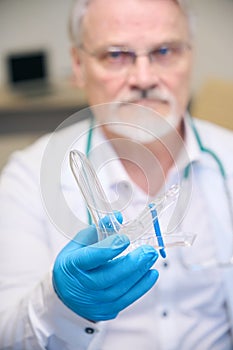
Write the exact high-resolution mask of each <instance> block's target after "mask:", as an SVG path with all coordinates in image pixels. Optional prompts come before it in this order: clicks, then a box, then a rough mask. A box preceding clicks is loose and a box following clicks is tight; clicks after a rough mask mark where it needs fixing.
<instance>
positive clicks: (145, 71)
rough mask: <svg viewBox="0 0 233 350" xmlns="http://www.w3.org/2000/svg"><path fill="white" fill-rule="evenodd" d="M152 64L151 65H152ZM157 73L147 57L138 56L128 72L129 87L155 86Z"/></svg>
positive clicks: (145, 88) (146, 87)
mask: <svg viewBox="0 0 233 350" xmlns="http://www.w3.org/2000/svg"><path fill="white" fill-rule="evenodd" d="M152 66H153V67H152ZM158 82H159V74H158V71H157V70H156V69H155V67H154V65H152V64H151V62H150V60H149V58H148V57H147V56H146V55H145V56H144V55H143V56H138V57H137V58H136V60H135V62H134V64H133V65H132V66H131V67H130V69H129V72H128V83H129V85H130V87H131V88H138V89H141V90H148V89H151V88H154V87H156V86H157V84H158Z"/></svg>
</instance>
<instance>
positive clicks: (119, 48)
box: [78, 42, 192, 72]
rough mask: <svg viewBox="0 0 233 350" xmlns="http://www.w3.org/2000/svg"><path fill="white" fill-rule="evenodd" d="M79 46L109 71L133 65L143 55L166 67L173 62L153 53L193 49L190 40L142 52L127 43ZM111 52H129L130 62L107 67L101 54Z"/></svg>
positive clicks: (161, 45) (180, 51) (151, 61)
mask: <svg viewBox="0 0 233 350" xmlns="http://www.w3.org/2000/svg"><path fill="white" fill-rule="evenodd" d="M78 48H79V49H80V50H82V51H84V52H85V53H86V54H88V55H89V56H91V57H94V58H96V59H97V61H98V62H99V63H100V65H101V66H103V67H104V68H105V69H108V70H109V71H116V72H119V71H121V70H122V69H123V68H129V67H131V66H132V65H134V64H135V62H136V60H137V58H138V57H143V56H146V57H148V59H149V62H150V63H158V64H159V65H160V66H166V67H169V65H172V66H173V64H171V62H170V63H169V64H167V65H166V63H165V62H164V63H162V62H160V61H159V59H156V58H155V57H153V54H154V55H155V54H158V53H159V51H160V53H161V51H162V50H166V49H167V50H168V51H169V50H174V53H178V54H179V55H180V54H182V53H183V52H185V51H188V50H192V45H191V44H190V43H188V42H167V43H162V44H160V45H158V46H155V47H154V48H153V49H148V50H142V51H141V52H136V50H133V49H131V48H129V47H127V46H125V45H110V46H109V47H106V48H99V49H97V50H96V51H90V50H88V48H87V47H85V45H84V44H81V45H79V46H78ZM111 53H112V54H114V53H119V54H124V55H126V54H128V56H127V59H128V62H126V64H124V63H123V64H121V63H120V64H119V65H118V66H117V67H115V69H114V67H113V66H112V67H111V68H110V67H106V65H104V64H103V63H102V64H101V56H104V55H106V56H107V55H108V54H111ZM162 56H163V55H162ZM162 56H161V57H162ZM164 57H165V55H164ZM109 58H110V59H113V58H114V57H109ZM106 59H107V57H106ZM102 60H104V57H103V58H102ZM176 62H177V61H176ZM173 63H174V62H173Z"/></svg>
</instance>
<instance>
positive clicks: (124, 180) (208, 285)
mask: <svg viewBox="0 0 233 350" xmlns="http://www.w3.org/2000/svg"><path fill="white" fill-rule="evenodd" d="M198 128H199V129H200V130H201V133H202V134H206V135H208V138H207V140H206V143H208V145H210V146H209V147H210V148H215V149H216V146H215V144H216V143H217V141H219V140H220V142H221V144H220V146H219V148H218V149H217V151H218V152H219V154H220V156H221V157H223V156H224V159H223V161H224V163H225V165H226V169H227V172H228V177H229V178H230V181H232V179H233V167H232V161H230V159H229V158H230V156H231V159H232V151H233V138H232V134H231V133H230V132H227V131H223V130H221V129H219V128H217V127H214V126H211V125H208V124H206V123H203V122H198ZM74 129H75V128H74ZM86 129H87V124H86V122H83V123H80V125H78V126H77V129H76V130H74V132H73V134H72V137H71V134H69V132H68V134H67V130H64V131H61V135H59V136H58V138H55V139H54V140H53V139H52V142H51V137H50V139H49V137H44V138H42V139H41V140H39V141H38V142H37V143H36V144H35V145H32V146H31V147H29V148H28V149H27V150H25V151H23V152H17V153H15V154H14V155H13V156H12V159H11V162H10V163H9V165H8V166H7V167H6V168H5V170H4V171H3V174H2V178H1V184H0V207H1V211H0V266H1V268H0V286H1V289H0V300H1V302H0V349H25V350H27V349H56V350H59V349H76V350H81V349H102V350H106V349H107V350H115V349H124V350H127V349H130V348H135V349H137V350H140V349H143V350H144V349H147V350H150V349H158V350H164V349H165V350H169V349H172V350H176V349H179V350H183V349H184V350H186V349H191V350H192V349H195V350H198V349H200V350H207V349H211V350H212V349H214V350H217V349H221V350H223V349H232V347H233V343H232V334H231V331H230V327H231V319H232V318H233V300H231V303H232V304H230V301H229V296H227V295H228V294H229V293H227V290H226V289H227V288H228V289H231V290H232V287H233V272H232V269H230V270H228V275H229V276H225V272H224V273H223V272H222V270H218V269H216V270H215V269H212V270H210V271H208V272H207V271H198V272H197V271H196V272H192V271H187V270H186V269H185V267H184V266H183V265H182V264H181V256H182V257H183V258H184V259H185V261H186V260H188V262H189V260H190V257H191V258H192V259H191V260H192V261H191V262H192V263H195V262H196V260H198V261H201V260H202V259H203V258H206V256H208V255H209V256H210V257H212V255H213V251H214V250H215V242H214V239H213V235H212V234H211V233H212V232H214V231H218V233H217V236H218V235H219V232H221V234H222V235H224V232H225V231H227V229H228V227H229V217H227V215H228V214H227V209H226V200H225V197H224V194H223V191H222V183H221V178H220V176H219V173H218V171H217V170H216V165H215V163H214V162H212V161H211V159H209V158H208V157H207V156H205V155H203V153H200V151H199V149H198V147H197V146H196V141H195V139H194V138H193V135H192V131H191V130H190V129H187V132H188V134H189V136H188V138H187V140H188V142H187V144H186V147H187V150H188V154H189V158H190V160H191V161H192V162H195V164H196V165H195V167H194V177H193V181H192V186H193V188H192V191H191V193H192V196H191V200H190V201H189V202H188V203H187V211H186V213H185V217H184V220H183V221H182V225H181V227H180V229H182V230H183V231H186V232H187V231H189V232H190V231H191V232H193V231H195V232H197V233H198V237H201V238H202V237H204V239H205V241H204V244H203V241H202V239H199V240H197V241H196V243H195V245H194V246H193V248H190V249H191V250H189V248H184V249H183V254H181V249H179V248H171V249H168V250H167V255H168V257H167V259H166V260H163V259H161V258H160V259H159V261H158V262H157V263H156V265H155V267H156V268H157V269H158V270H159V272H160V278H159V280H158V282H157V283H156V285H155V286H154V287H153V288H152V290H151V291H150V292H148V293H147V294H146V295H145V296H144V297H143V298H141V299H140V300H138V301H137V302H135V303H134V304H133V305H131V306H130V307H128V308H127V309H126V310H124V311H122V312H121V313H120V314H119V315H118V317H117V318H116V319H115V320H112V321H107V322H99V323H97V324H93V323H91V322H89V321H87V320H85V319H82V318H81V317H79V316H77V315H75V314H74V313H73V312H72V311H70V310H69V309H68V308H66V307H65V306H64V305H63V304H62V302H61V301H60V300H59V299H58V298H57V296H56V294H55V292H54V291H53V288H52V284H51V269H52V266H53V262H54V260H55V258H56V255H57V253H58V252H59V251H60V249H61V248H62V247H63V246H64V245H65V244H66V243H68V241H69V238H70V237H72V236H73V235H74V234H75V233H76V232H77V231H78V229H80V228H81V227H82V226H85V224H86V223H85V220H86V219H85V220H83V217H85V218H86V210H85V208H84V206H83V201H82V200H81V197H80V195H79V194H78V190H77V186H76V184H75V181H74V179H73V177H72V175H71V173H70V171H69V170H68V169H69V168H68V165H67V163H66V162H67V160H65V161H64V162H63V158H64V157H63V155H64V154H63V153H64V152H63V151H64V150H63V146H61V144H60V140H61V139H63V140H67V139H69V138H70V137H71V139H72V140H71V141H72V142H75V144H74V146H75V147H79V149H80V150H83V151H84V150H85V142H86V134H85V130H86ZM70 130H71V129H70ZM82 134H83V137H78V139H77V135H82ZM67 135H68V136H67ZM61 136H62V138H61ZM202 136H203V135H202ZM52 137H53V136H52ZM203 137H204V136H203ZM48 141H49V143H48ZM72 142H71V143H72ZM64 143H65V144H66V142H64ZM71 143H70V144H71ZM47 144H49V145H50V146H51V145H52V146H53V147H51V149H52V153H51V154H53V155H54V157H55V156H56V155H59V154H61V155H62V156H61V159H62V165H63V170H64V171H63V172H62V177H61V183H62V193H63V196H64V198H62V199H61V198H60V197H59V194H58V192H59V188H60V186H59V181H60V177H58V178H57V177H56V168H53V166H54V164H55V163H56V162H55V163H54V164H53V161H54V159H51V157H50V156H49V157H48V159H47V160H46V161H45V155H46V154H49V152H50V149H49V147H48V146H47V148H46V145H47ZM212 146H213V147H212ZM93 149H94V150H95V151H93V156H92V160H94V161H95V163H96V167H97V169H98V164H99V165H101V164H103V161H104V159H106V156H107V155H108V152H109V155H108V157H109V158H108V157H107V159H114V152H113V150H112V149H111V147H110V146H109V145H106V140H104V138H103V136H102V135H101V134H100V133H98V132H96V133H95V134H94V137H93ZM102 149H104V152H103V151H102ZM44 150H45V153H43V152H44ZM66 151H67V149H66ZM96 155H98V157H97V156H96ZM55 160H56V161H57V162H58V163H59V160H57V159H55ZM41 161H42V165H44V168H45V169H47V168H46V167H45V165H47V164H48V163H49V162H50V161H51V163H52V167H51V169H55V171H54V172H52V174H51V170H50V178H49V176H47V177H46V176H45V175H48V172H47V170H45V172H44V173H43V171H42V173H40V167H41ZM59 164H60V163H59ZM50 165H51V164H50ZM42 170H43V167H42ZM48 170H49V169H48ZM99 176H100V179H101V182H102V183H104V184H105V190H106V192H107V193H108V195H109V198H114V196H115V188H116V184H117V183H120V184H121V185H120V186H118V191H119V196H120V198H123V197H124V195H125V191H126V188H131V190H132V192H133V196H132V198H131V202H130V206H128V208H127V210H126V212H127V213H126V215H127V216H128V218H130V217H132V215H135V207H137V208H138V211H140V208H141V207H143V206H144V205H145V202H146V201H147V200H148V198H147V197H146V196H145V195H144V194H143V193H142V191H141V190H140V189H139V188H137V186H136V185H134V184H132V183H131V182H130V179H129V177H128V175H127V173H126V172H125V170H124V168H123V167H122V165H121V163H120V162H118V161H117V160H115V161H114V162H113V163H112V164H110V165H108V166H106V167H104V168H103V169H102V170H100V171H99ZM39 177H41V181H42V187H41V188H40V186H39V180H40V178H39ZM45 178H47V179H48V180H47V181H46V183H44V179H45ZM176 181H177V172H176V171H175V170H174V169H173V170H172V171H171V172H170V174H169V176H168V179H167V184H166V185H167V187H169V185H170V184H172V183H174V182H176ZM207 188H208V189H209V188H210V189H211V191H210V192H211V195H213V198H217V200H218V214H219V215H216V216H214V220H213V215H212V212H211V213H209V210H210V207H211V210H212V209H213V210H215V208H212V204H213V203H212V200H211V198H209V195H208V196H207V197H206V196H205V195H203V193H204V192H207ZM48 189H51V191H50V194H51V198H50V197H46V198H45V193H47V190H48ZM231 189H232V186H231ZM57 190H58V191H57ZM41 195H42V199H43V200H41ZM54 195H56V196H58V197H57V198H56V200H54ZM50 199H51V201H50ZM123 199H124V198H123ZM50 203H56V205H53V206H52V205H50ZM67 208H68V209H67ZM54 209H55V210H54ZM211 210H210V211H211ZM77 213H79V217H78V218H77V217H76V214H77ZM63 214H64V215H63ZM58 218H61V219H60V221H59V220H58ZM80 218H81V220H80ZM54 223H55V224H56V225H57V226H56V227H55V226H54ZM59 231H60V232H59ZM62 233H63V234H62ZM65 235H67V237H66V236H65ZM227 237H228V236H226V237H225V236H224V239H225V238H226V239H227ZM231 238H232V235H231V236H230V238H229V240H231ZM224 242H225V241H223V242H222V243H224ZM227 243H228V242H227V241H226V245H225V244H223V247H224V254H227V253H228V251H227V249H228V248H229V247H230V244H227ZM231 243H232V242H231ZM199 245H200V246H201V249H199ZM203 245H204V249H205V250H204V249H203ZM203 252H204V254H203ZM195 258H196V259H195ZM225 277H226V278H225Z"/></svg>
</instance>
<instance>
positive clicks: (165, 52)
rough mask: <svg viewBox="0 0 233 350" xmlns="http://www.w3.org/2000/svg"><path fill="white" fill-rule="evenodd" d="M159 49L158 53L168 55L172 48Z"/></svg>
mask: <svg viewBox="0 0 233 350" xmlns="http://www.w3.org/2000/svg"><path fill="white" fill-rule="evenodd" d="M156 51H157V54H158V55H161V56H166V55H167V54H168V53H170V52H171V49H169V48H168V47H160V48H159V49H158V50H156Z"/></svg>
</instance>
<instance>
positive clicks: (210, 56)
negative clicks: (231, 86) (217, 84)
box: [190, 0, 233, 90]
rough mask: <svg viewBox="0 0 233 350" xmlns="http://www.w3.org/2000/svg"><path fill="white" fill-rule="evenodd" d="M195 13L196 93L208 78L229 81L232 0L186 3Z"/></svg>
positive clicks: (232, 73)
mask: <svg viewBox="0 0 233 350" xmlns="http://www.w3.org/2000/svg"><path fill="white" fill-rule="evenodd" d="M190 3H191V5H192V8H193V10H194V12H195V14H196V61H195V70H194V77H193V86H194V90H197V89H198V88H199V87H200V86H201V85H202V84H203V82H204V81H205V79H208V77H209V76H215V77H217V78H222V79H227V80H231V81H233V44H232V42H233V41H232V37H233V0H190Z"/></svg>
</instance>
